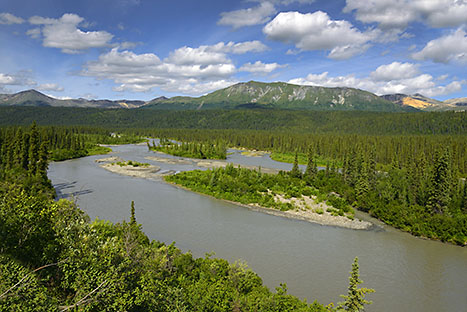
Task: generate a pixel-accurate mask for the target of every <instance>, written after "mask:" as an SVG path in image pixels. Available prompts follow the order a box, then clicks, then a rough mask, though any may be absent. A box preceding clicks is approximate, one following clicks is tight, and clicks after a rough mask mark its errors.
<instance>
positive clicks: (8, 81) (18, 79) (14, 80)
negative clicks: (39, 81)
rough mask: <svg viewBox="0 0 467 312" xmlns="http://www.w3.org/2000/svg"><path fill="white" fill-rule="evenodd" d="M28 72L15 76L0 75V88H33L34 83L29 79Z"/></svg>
mask: <svg viewBox="0 0 467 312" xmlns="http://www.w3.org/2000/svg"><path fill="white" fill-rule="evenodd" d="M29 74H30V73H29V72H28V71H21V72H18V73H16V74H3V73H0V86H7V85H10V86H34V85H36V82H35V81H34V80H32V79H31V78H29Z"/></svg>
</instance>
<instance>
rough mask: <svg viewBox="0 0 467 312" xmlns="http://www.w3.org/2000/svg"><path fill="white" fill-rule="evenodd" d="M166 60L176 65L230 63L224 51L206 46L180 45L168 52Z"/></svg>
mask: <svg viewBox="0 0 467 312" xmlns="http://www.w3.org/2000/svg"><path fill="white" fill-rule="evenodd" d="M167 61H168V62H170V63H173V64H177V65H193V64H200V65H209V64H223V63H229V64H230V63H231V61H230V60H229V59H228V58H227V55H226V54H225V53H221V52H215V51H213V50H211V51H210V49H209V48H208V47H207V46H201V47H199V48H190V47H182V48H179V49H177V50H175V51H173V52H170V54H169V57H168V58H167Z"/></svg>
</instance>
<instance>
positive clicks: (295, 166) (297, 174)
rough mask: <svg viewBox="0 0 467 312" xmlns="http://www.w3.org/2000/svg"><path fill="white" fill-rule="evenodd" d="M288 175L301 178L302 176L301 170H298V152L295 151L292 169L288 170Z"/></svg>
mask: <svg viewBox="0 0 467 312" xmlns="http://www.w3.org/2000/svg"><path fill="white" fill-rule="evenodd" d="M290 175H291V176H292V177H294V178H301V177H302V172H301V171H300V168H299V167H298V152H297V151H296V152H295V159H294V162H293V167H292V170H291V171H290Z"/></svg>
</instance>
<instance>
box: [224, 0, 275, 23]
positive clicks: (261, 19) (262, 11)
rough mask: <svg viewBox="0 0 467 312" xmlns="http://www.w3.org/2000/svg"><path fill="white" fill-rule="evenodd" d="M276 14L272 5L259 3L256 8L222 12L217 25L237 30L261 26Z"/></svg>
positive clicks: (267, 2)
mask: <svg viewBox="0 0 467 312" xmlns="http://www.w3.org/2000/svg"><path fill="white" fill-rule="evenodd" d="M275 13H276V9H275V7H274V5H273V4H272V3H271V2H269V1H265V2H261V3H260V4H259V5H258V6H257V7H254V8H248V9H241V10H235V11H230V12H222V13H221V19H220V20H219V21H218V22H217V24H219V25H224V26H232V27H233V28H234V29H238V28H240V27H244V26H253V25H261V24H264V23H267V22H268V21H269V20H270V19H271V16H272V15H273V14H275Z"/></svg>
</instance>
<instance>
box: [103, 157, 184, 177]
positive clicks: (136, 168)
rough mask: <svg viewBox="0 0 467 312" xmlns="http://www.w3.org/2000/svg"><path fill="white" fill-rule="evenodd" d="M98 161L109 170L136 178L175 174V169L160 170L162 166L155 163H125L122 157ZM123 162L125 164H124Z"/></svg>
mask: <svg viewBox="0 0 467 312" xmlns="http://www.w3.org/2000/svg"><path fill="white" fill-rule="evenodd" d="M95 162H96V163H98V164H99V166H100V167H101V168H104V169H106V170H108V171H111V172H114V173H117V174H121V175H126V176H130V177H135V178H142V179H153V180H155V179H160V178H161V177H163V176H165V175H169V174H174V173H175V171H173V170H169V171H164V172H160V170H161V168H160V167H158V166H154V165H149V164H144V165H142V166H141V165H132V164H131V163H130V164H124V163H123V162H124V160H123V159H122V158H120V157H116V156H112V157H107V158H101V159H96V160H95ZM122 163H123V164H122Z"/></svg>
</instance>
